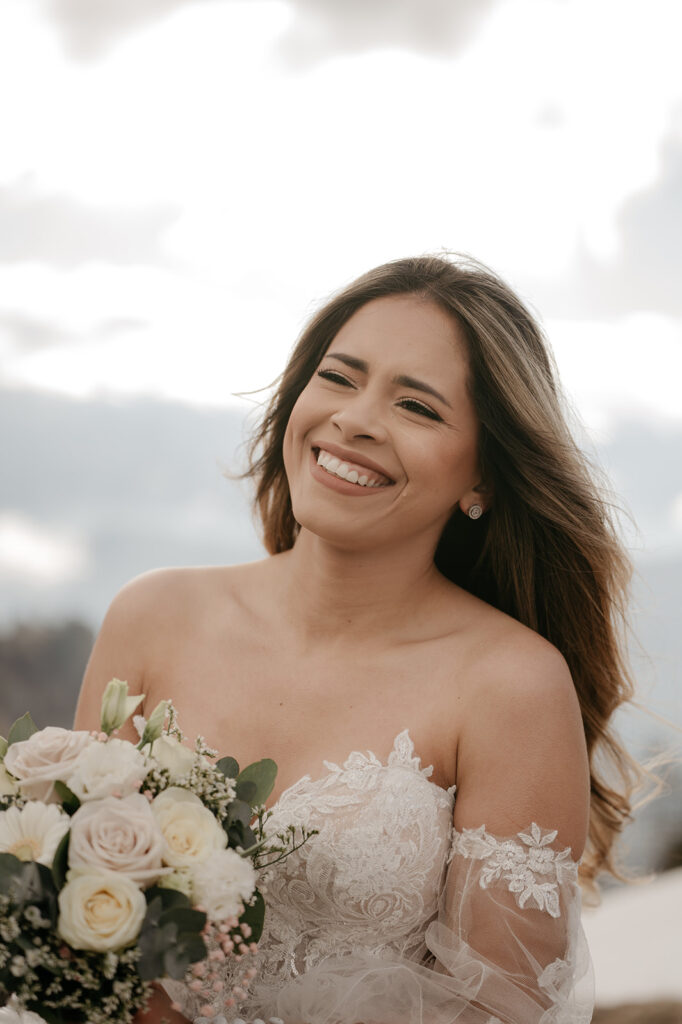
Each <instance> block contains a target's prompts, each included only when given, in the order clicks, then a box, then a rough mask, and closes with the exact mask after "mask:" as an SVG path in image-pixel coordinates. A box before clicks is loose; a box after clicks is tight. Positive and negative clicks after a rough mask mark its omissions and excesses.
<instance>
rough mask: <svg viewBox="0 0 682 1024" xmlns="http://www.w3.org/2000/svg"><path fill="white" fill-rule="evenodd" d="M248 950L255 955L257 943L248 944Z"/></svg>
mask: <svg viewBox="0 0 682 1024" xmlns="http://www.w3.org/2000/svg"><path fill="white" fill-rule="evenodd" d="M249 949H250V950H251V952H252V953H257V952H258V943H257V942H250V943H249Z"/></svg>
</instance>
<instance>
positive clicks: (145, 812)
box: [69, 793, 168, 888]
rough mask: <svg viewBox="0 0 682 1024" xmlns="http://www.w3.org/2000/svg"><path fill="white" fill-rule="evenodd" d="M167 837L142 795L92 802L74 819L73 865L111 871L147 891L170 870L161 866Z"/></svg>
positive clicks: (70, 857)
mask: <svg viewBox="0 0 682 1024" xmlns="http://www.w3.org/2000/svg"><path fill="white" fill-rule="evenodd" d="M164 848H165V842H164V838H163V833H162V832H161V829H160V828H159V825H158V823H157V820H156V817H155V815H154V814H153V812H152V809H151V807H150V806H149V802H148V800H146V798H145V797H143V796H141V795H140V794H139V793H134V794H131V795H130V796H125V797H123V798H122V799H120V800H119V799H118V798H117V797H115V796H108V797H105V798H104V799H103V800H91V801H89V802H88V803H85V804H83V805H82V806H81V807H79V808H78V810H77V811H76V813H75V814H74V815H73V817H72V818H71V839H70V841H69V864H70V865H71V867H75V866H77V865H91V866H93V867H97V868H107V869H108V870H110V871H118V872H120V873H121V874H124V875H127V876H128V878H130V879H132V881H133V882H135V883H136V884H137V885H140V886H142V887H143V888H146V887H147V886H148V885H151V884H152V883H153V882H156V881H157V879H158V878H159V877H160V875H162V874H164V873H165V872H166V871H167V870H168V869H167V868H164V867H163V866H162V863H161V857H162V854H163V851H164Z"/></svg>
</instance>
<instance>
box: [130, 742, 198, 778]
mask: <svg viewBox="0 0 682 1024" xmlns="http://www.w3.org/2000/svg"><path fill="white" fill-rule="evenodd" d="M142 749H143V750H144V752H145V754H147V755H148V756H150V757H151V760H152V761H156V762H157V763H158V764H159V766H160V767H161V768H167V769H168V771H169V772H170V777H171V782H177V781H178V780H179V779H181V778H182V777H183V775H187V773H188V772H189V771H190V770H191V768H192V765H193V764H194V763H195V761H196V760H197V755H196V754H195V753H194V751H193V750H190V749H189V747H186V746H185V745H184V744H183V743H180V741H179V740H177V739H176V738H175V736H159V738H158V739H157V740H154V743H153V744H152V746H151V751H150V747H149V744H147V745H146V746H145V747H143V748H142ZM203 760H205V758H204V759H203Z"/></svg>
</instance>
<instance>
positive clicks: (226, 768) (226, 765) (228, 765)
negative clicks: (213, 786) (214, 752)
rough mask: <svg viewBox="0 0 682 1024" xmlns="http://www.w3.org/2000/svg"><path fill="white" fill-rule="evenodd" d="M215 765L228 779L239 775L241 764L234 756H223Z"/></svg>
mask: <svg viewBox="0 0 682 1024" xmlns="http://www.w3.org/2000/svg"><path fill="white" fill-rule="evenodd" d="M215 766H216V768H217V769H218V771H220V772H222V773H223V775H224V776H225V778H226V779H236V778H237V776H238V775H239V765H238V763H237V762H236V761H235V759H234V758H233V757H221V758H220V760H219V761H216V765H215Z"/></svg>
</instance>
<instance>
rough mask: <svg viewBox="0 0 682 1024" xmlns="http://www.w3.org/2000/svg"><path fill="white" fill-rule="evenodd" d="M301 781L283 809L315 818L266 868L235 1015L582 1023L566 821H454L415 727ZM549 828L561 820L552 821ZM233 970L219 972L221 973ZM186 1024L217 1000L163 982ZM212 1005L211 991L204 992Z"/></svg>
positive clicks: (583, 950)
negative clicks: (249, 976) (508, 824)
mask: <svg viewBox="0 0 682 1024" xmlns="http://www.w3.org/2000/svg"><path fill="white" fill-rule="evenodd" d="M324 764H325V768H326V769H327V774H325V775H324V776H323V777H321V778H319V779H311V778H310V776H309V775H306V776H304V777H303V778H302V779H300V780H299V781H298V782H296V783H294V785H293V786H290V787H289V789H287V790H285V792H284V793H283V794H282V796H281V797H280V799H279V801H278V802H277V804H276V805H275V807H274V808H273V810H274V814H273V816H272V818H271V819H270V821H269V822H268V824H267V830H268V832H269V834H272V835H274V834H276V833H277V832H278V831H281V830H282V829H283V828H285V827H286V826H287V825H288V824H289V823H297V824H301V825H305V826H306V827H307V828H317V829H319V834H318V835H316V836H313V837H312V838H311V839H310V840H309V841H308V842H307V843H306V844H305V845H304V846H302V847H301V848H300V849H299V850H297V851H296V852H295V853H293V854H292V855H291V856H289V857H287V858H286V859H285V860H284V861H281V862H280V863H279V864H277V865H276V866H275V867H273V868H271V869H270V875H269V877H267V878H266V879H265V880H264V882H265V892H264V895H265V900H266V906H267V910H266V917H265V929H264V932H263V936H262V938H261V942H260V946H259V952H258V954H256V961H255V965H256V966H257V967H258V975H257V977H256V978H255V980H254V982H253V985H252V989H251V991H250V993H249V995H248V997H247V999H246V1000H245V1001H244V1003H243V1004H241V1005H240V1007H239V1011H238V1012H237V1011H236V1010H234V1009H233V1010H231V1011H229V1010H225V1009H223V1010H221V1012H222V1013H223V1014H224V1015H225V1017H226V1018H227V1020H228V1021H231V1020H235V1019H236V1018H237V1017H241V1018H245V1019H247V1020H252V1019H254V1018H257V1017H260V1018H262V1019H264V1020H268V1018H269V1017H271V1016H278V1017H280V1018H282V1020H284V1022H285V1024H454V1022H458V1024H587V1022H589V1021H590V1020H591V1016H592V1008H593V998H592V976H591V964H590V958H589V954H588V951H587V947H586V944H585V939H584V936H583V932H582V928H581V925H580V889H579V886H578V872H577V864H576V862H575V861H573V860H572V859H571V853H570V850H569V849H565V850H558V849H556V848H555V844H554V840H555V837H556V832H554V831H551V830H546V829H544V828H540V827H539V826H538V825H536V824H532V823H529V827H528V829H526V830H525V831H523V832H520V833H519V834H518V835H515V836H512V837H498V836H492V835H490V834H489V833H488V832H487V831H486V829H485V827H483V826H481V827H480V828H477V829H475V830H464V831H463V832H456V831H455V830H454V828H453V824H452V819H453V806H454V799H455V787H454V786H453V787H452V788H451V789H448V790H445V789H442V788H441V787H440V786H437V785H435V784H434V783H432V782H430V781H429V776H430V775H431V773H432V771H433V768H432V767H429V768H421V762H420V758H418V757H415V756H414V746H413V743H412V741H411V739H410V736H409V733H408V730H407V729H405V730H404V731H403V732H401V733H400V734H399V735H398V736H397V737H396V739H395V741H394V744H393V750H392V752H391V754H390V755H389V757H388V762H387V763H386V764H382V763H381V761H379V760H378V759H377V758H376V757H375V755H374V754H373V753H372V752H371V751H369V752H368V753H367V754H362V753H359V752H354V753H352V754H350V756H349V757H348V759H347V761H346V762H345V764H344V765H343V766H342V767H340V766H339V765H336V764H332V763H330V762H328V761H325V762H324ZM545 824H551V823H545ZM231 970H234V966H233V965H230V963H229V961H228V962H227V965H226V967H225V972H226V981H227V982H228V983H229V974H230V971H231ZM164 984H165V986H166V988H167V991H168V992H169V994H170V995H171V997H172V998H173V999H176V1000H177V1001H178V1002H179V1003H180V1005H181V1006H182V1009H183V1012H184V1013H185V1015H186V1016H188V1017H189V1018H190V1019H193V1018H194V1017H196V1016H198V1014H199V1007H200V1005H201V1004H202V1003H205V1002H206V1001H207V996H209V995H210V996H212V997H213V1001H214V1000H215V993H203V994H202V993H195V992H192V991H190V990H189V989H188V988H187V987H185V986H184V984H183V983H179V982H172V981H167V982H165V983H164ZM209 1001H211V1000H209Z"/></svg>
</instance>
